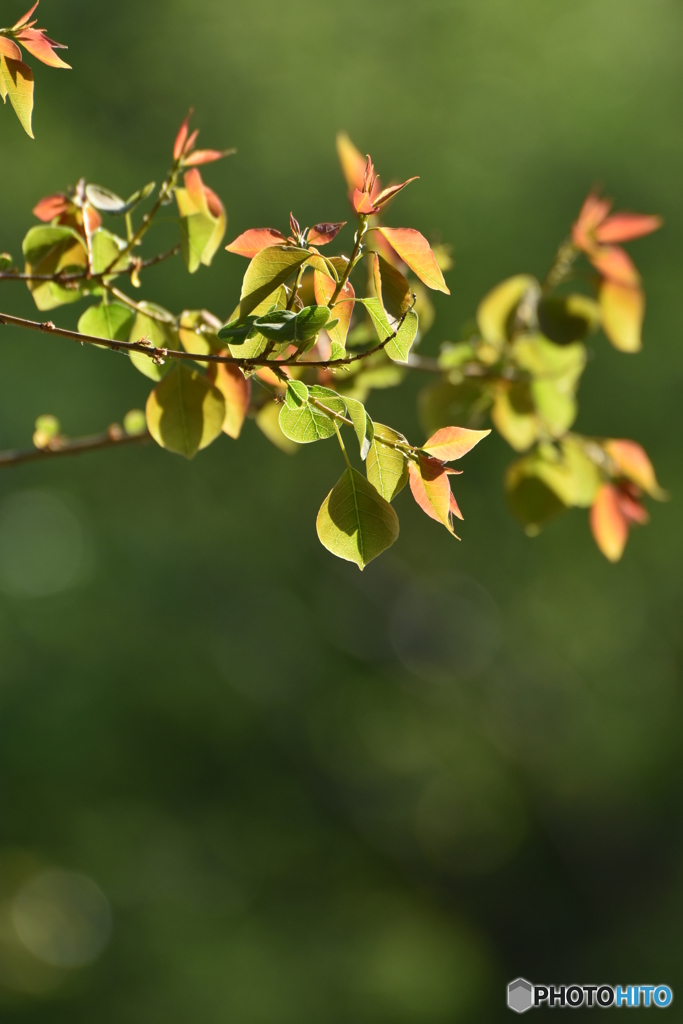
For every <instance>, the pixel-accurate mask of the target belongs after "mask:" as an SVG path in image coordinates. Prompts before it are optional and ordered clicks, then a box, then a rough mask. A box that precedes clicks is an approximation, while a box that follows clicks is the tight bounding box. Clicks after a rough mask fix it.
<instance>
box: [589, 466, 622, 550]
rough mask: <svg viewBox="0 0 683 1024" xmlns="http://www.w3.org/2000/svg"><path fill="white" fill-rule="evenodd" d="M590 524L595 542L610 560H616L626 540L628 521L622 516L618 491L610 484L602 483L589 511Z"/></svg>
mask: <svg viewBox="0 0 683 1024" xmlns="http://www.w3.org/2000/svg"><path fill="white" fill-rule="evenodd" d="M590 524H591V531H592V533H593V537H594V539H595V543H596V544H597V545H598V547H599V548H600V550H601V551H602V553H603V555H604V556H605V558H608V559H609V560H610V562H618V561H619V559H620V558H621V556H622V555H623V553H624V548H625V547H626V541H627V540H628V522H627V521H626V518H625V517H624V515H623V513H622V510H621V507H620V502H619V493H618V491H617V488H616V487H613V486H612V484H603V485H602V487H601V488H600V490H599V491H598V495H597V497H596V499H595V502H594V503H593V507H592V508H591V511H590Z"/></svg>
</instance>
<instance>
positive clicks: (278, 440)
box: [255, 402, 299, 455]
mask: <svg viewBox="0 0 683 1024" xmlns="http://www.w3.org/2000/svg"><path fill="white" fill-rule="evenodd" d="M280 409H281V406H279V405H276V403H275V402H266V404H265V405H264V406H262V407H261V408H260V409H259V411H258V412H257V413H256V417H255V420H256V426H257V427H258V428H259V430H261V431H262V433H263V434H264V435H265V436H266V437H267V438H268V440H269V441H270V442H271V443H272V444H274V445H275V447H276V448H279V449H280V451H282V452H284V453H285V454H286V455H295V454H296V453H297V452H298V451H299V445H298V444H297V443H296V442H295V441H291V440H290V439H289V438H288V437H286V436H285V434H283V433H282V430H281V429H280Z"/></svg>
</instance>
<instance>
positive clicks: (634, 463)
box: [602, 440, 667, 501]
mask: <svg viewBox="0 0 683 1024" xmlns="http://www.w3.org/2000/svg"><path fill="white" fill-rule="evenodd" d="M602 447H603V448H604V449H605V451H606V452H607V454H608V455H609V457H610V459H611V460H612V462H613V463H614V465H615V467H616V471H617V472H616V475H617V476H625V477H626V479H627V480H631V481H632V482H633V483H634V484H637V485H638V487H642V489H643V490H644V491H646V492H647V493H648V494H649V495H650V496H651V497H652V498H657V499H658V500H659V501H662V500H665V499H666V497H667V493H666V491H664V490H662V488H661V487H660V486H659V484H658V483H657V477H656V476H655V471H654V467H653V465H652V463H651V462H650V460H649V458H648V456H647V453H646V451H645V449H644V448H643V447H642V446H641V445H639V444H637V443H636V442H635V441H626V440H611V441H605V442H604V444H603V446H602Z"/></svg>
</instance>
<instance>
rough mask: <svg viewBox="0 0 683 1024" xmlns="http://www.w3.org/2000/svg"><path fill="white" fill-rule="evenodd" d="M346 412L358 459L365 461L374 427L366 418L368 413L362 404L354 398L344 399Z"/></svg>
mask: <svg viewBox="0 0 683 1024" xmlns="http://www.w3.org/2000/svg"><path fill="white" fill-rule="evenodd" d="M344 402H345V404H346V410H347V412H348V414H349V417H350V419H351V420H352V422H353V429H354V430H355V431H356V437H357V438H358V445H359V447H360V457H361V459H363V461H365V459H366V458H367V456H368V452H369V451H370V445H371V444H372V439H373V438H374V436H375V426H374V424H373V422H372V420H371V419H370V417H369V416H368V412H367V410H366V408H365V406H364V405H363V403H362V402H359V401H357V399H355V398H345V399H344Z"/></svg>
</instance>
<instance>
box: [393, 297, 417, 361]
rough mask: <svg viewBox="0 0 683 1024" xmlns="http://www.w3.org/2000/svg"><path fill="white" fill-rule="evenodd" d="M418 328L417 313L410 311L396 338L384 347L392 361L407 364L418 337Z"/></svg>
mask: <svg viewBox="0 0 683 1024" xmlns="http://www.w3.org/2000/svg"><path fill="white" fill-rule="evenodd" d="M418 326H419V322H418V318H417V313H416V312H415V310H414V309H409V310H408V312H407V313H406V317H405V320H404V321H403V323H402V324H401V326H400V327H399V329H398V332H397V334H396V337H395V338H392V339H391V341H389V342H387V344H386V345H385V347H384V351H385V352H386V354H387V355H388V356H389V358H390V359H394V360H396V362H399V363H405V362H407V359H408V355H409V353H410V350H411V348H412V345H413V342H414V341H415V338H416V337H417V330H418ZM394 329H395V328H394Z"/></svg>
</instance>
